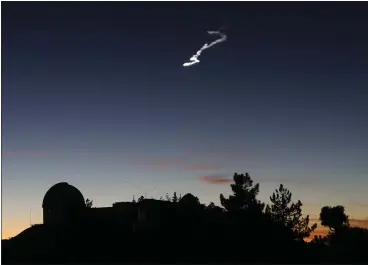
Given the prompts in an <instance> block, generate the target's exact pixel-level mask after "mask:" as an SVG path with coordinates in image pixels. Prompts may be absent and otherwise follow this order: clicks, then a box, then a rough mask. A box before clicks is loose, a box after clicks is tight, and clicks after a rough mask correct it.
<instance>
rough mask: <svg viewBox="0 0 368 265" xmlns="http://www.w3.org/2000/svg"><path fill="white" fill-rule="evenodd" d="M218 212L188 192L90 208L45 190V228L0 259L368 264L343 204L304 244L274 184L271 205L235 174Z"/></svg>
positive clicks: (307, 229) (292, 209) (72, 192)
mask: <svg viewBox="0 0 368 265" xmlns="http://www.w3.org/2000/svg"><path fill="white" fill-rule="evenodd" d="M233 180H234V182H233V184H231V185H230V186H231V189H232V191H233V194H232V195H230V196H229V197H225V196H223V195H222V194H221V195H220V201H221V205H222V207H219V206H216V205H215V204H214V203H210V204H209V205H204V204H201V203H200V201H199V199H198V198H197V197H196V196H194V195H192V194H189V193H188V194H185V195H184V196H183V197H181V196H177V194H176V193H174V194H173V196H169V195H166V197H165V198H164V199H160V200H155V199H148V198H144V197H143V196H141V197H140V198H139V199H138V200H137V201H135V200H134V199H133V201H131V202H116V203H114V204H113V205H112V206H111V207H102V208H94V207H93V202H92V201H90V200H89V199H87V200H85V198H84V197H83V195H82V193H81V192H80V191H79V190H78V189H77V188H75V187H73V186H71V185H69V184H68V183H65V182H62V183H58V184H56V185H54V186H53V187H51V188H50V189H49V191H47V193H46V195H45V197H44V199H43V203H42V207H43V220H44V223H43V224H39V225H34V226H32V227H30V228H27V229H26V230H24V231H23V232H21V233H20V234H18V235H17V236H15V237H13V238H11V239H9V240H2V250H3V251H2V253H3V262H5V263H10V262H13V263H15V262H23V263H29V262H32V263H35V262H36V263H37V262H44V263H56V262H61V263H68V262H98V261H100V262H126V263H128V262H129V263H132V262H158V263H165V262H170V263H174V262H175V263H176V262H191V263H210V262H212V263H215V262H226V263H231V262H238V263H239V262H241V263H264V262H269V263H321V262H339V263H341V262H350V263H351V262H364V261H368V258H367V255H366V249H368V230H367V229H363V228H355V227H354V228H353V227H350V225H349V218H348V216H347V215H346V214H345V209H344V207H342V206H335V207H327V206H326V207H323V208H322V209H321V214H320V220H321V223H322V225H323V226H326V227H329V229H330V232H329V234H328V235H327V236H326V237H315V238H314V240H312V241H311V242H310V243H307V242H305V241H304V239H305V238H308V237H309V236H310V234H311V233H312V232H313V231H314V230H315V229H316V227H317V225H316V224H310V221H309V216H304V215H303V214H302V203H301V202H300V201H296V202H293V201H292V194H291V192H290V191H289V190H288V189H287V188H285V187H284V186H283V185H280V186H279V188H278V189H277V190H275V192H274V194H272V196H271V197H270V200H271V204H269V205H266V204H265V203H263V202H261V201H259V200H258V199H257V196H258V193H259V189H260V186H259V184H253V180H252V179H251V177H250V176H249V175H248V174H235V175H234V178H233Z"/></svg>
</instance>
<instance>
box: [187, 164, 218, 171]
mask: <svg viewBox="0 0 368 265" xmlns="http://www.w3.org/2000/svg"><path fill="white" fill-rule="evenodd" d="M223 168H224V166H221V165H211V164H198V165H193V166H186V167H184V170H194V171H196V170H197V171H200V170H220V169H223Z"/></svg>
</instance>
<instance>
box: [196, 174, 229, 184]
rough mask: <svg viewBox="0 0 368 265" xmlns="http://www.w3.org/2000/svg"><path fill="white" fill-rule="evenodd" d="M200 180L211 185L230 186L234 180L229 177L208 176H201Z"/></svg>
mask: <svg viewBox="0 0 368 265" xmlns="http://www.w3.org/2000/svg"><path fill="white" fill-rule="evenodd" d="M198 179H199V180H200V181H203V182H206V183H210V184H229V183H231V182H233V179H232V178H229V177H228V176H227V175H207V176H200V177H199V178H198Z"/></svg>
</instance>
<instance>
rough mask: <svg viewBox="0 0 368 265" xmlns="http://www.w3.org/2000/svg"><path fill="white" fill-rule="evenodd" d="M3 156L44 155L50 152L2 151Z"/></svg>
mask: <svg viewBox="0 0 368 265" xmlns="http://www.w3.org/2000/svg"><path fill="white" fill-rule="evenodd" d="M1 154H2V155H3V156H46V155H49V154H50V153H48V152H46V151H4V152H1Z"/></svg>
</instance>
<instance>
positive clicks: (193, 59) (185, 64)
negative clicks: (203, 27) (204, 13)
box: [183, 31, 227, 67]
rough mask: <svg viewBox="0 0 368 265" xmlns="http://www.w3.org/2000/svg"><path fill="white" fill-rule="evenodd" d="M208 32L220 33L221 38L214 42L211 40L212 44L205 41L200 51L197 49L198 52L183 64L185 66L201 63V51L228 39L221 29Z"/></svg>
mask: <svg viewBox="0 0 368 265" xmlns="http://www.w3.org/2000/svg"><path fill="white" fill-rule="evenodd" d="M207 33H208V34H211V35H219V36H220V38H219V39H217V40H215V41H213V42H211V43H210V44H207V43H205V44H204V45H203V47H202V48H201V49H200V50H199V51H197V53H196V54H194V55H193V56H192V57H190V59H189V62H186V63H184V64H183V66H184V67H188V66H191V65H193V64H196V63H199V62H200V61H199V59H198V57H199V56H200V55H201V53H202V52H203V51H204V50H205V49H208V48H211V47H212V46H214V45H216V44H217V43H220V42H224V41H226V39H227V36H226V35H225V34H223V33H221V32H220V31H207Z"/></svg>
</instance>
